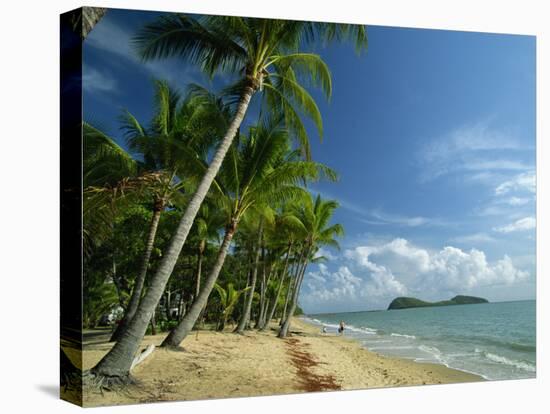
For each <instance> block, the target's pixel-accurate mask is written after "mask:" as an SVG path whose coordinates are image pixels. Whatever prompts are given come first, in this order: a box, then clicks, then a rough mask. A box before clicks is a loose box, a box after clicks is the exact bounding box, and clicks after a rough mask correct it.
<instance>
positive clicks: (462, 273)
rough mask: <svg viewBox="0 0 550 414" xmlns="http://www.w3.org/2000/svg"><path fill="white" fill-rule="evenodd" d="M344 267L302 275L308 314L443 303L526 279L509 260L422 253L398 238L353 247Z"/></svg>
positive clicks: (447, 250)
mask: <svg viewBox="0 0 550 414" xmlns="http://www.w3.org/2000/svg"><path fill="white" fill-rule="evenodd" d="M343 259H344V260H346V265H344V266H340V267H339V268H338V269H337V270H335V271H331V270H330V269H329V268H328V267H327V266H326V265H321V266H319V271H317V272H309V273H308V274H307V275H306V282H305V283H306V286H307V289H305V291H304V292H303V294H302V295H301V303H303V304H304V305H305V306H306V308H308V309H326V308H330V309H334V308H337V309H338V308H340V309H342V310H349V309H365V308H366V307H368V306H370V307H379V308H380V307H385V306H387V304H388V303H389V301H390V300H391V299H393V298H394V297H396V296H403V295H411V296H420V297H422V298H424V299H441V298H445V297H447V296H449V295H452V294H459V293H466V292H469V291H472V290H473V289H476V288H481V287H487V286H493V285H503V284H508V285H510V284H514V283H517V282H520V281H523V280H525V279H526V278H528V276H529V273H528V272H526V271H524V270H520V269H518V268H517V267H516V266H515V265H514V263H513V261H512V259H511V258H510V257H509V256H506V255H505V256H504V257H503V258H502V259H500V260H497V261H495V262H489V261H488V260H487V258H486V255H485V253H484V252H483V251H481V250H478V249H471V250H469V251H465V250H462V249H459V248H457V247H453V246H446V247H444V248H442V249H441V250H439V251H431V250H428V249H424V248H421V247H418V246H415V245H414V244H412V243H410V242H409V241H407V240H405V239H402V238H397V239H394V240H392V241H390V242H385V243H379V244H374V245H365V246H357V247H355V248H353V249H349V250H346V251H345V252H344V254H343Z"/></svg>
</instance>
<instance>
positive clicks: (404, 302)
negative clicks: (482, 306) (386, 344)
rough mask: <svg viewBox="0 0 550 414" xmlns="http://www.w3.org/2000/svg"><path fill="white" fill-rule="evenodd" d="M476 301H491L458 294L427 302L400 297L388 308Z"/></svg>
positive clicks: (462, 303)
mask: <svg viewBox="0 0 550 414" xmlns="http://www.w3.org/2000/svg"><path fill="white" fill-rule="evenodd" d="M474 303H489V301H488V300H487V299H484V298H478V297H476V296H465V295H458V296H455V297H454V298H452V299H450V300H442V301H439V302H426V301H423V300H420V299H417V298H408V297H398V298H395V299H394V300H392V301H391V303H390V305H389V306H388V310H391V309H408V308H425V307H429V306H451V305H470V304H474Z"/></svg>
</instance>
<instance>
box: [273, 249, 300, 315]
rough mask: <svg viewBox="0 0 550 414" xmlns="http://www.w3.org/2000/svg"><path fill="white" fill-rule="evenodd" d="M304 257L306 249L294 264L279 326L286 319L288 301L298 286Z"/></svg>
mask: <svg viewBox="0 0 550 414" xmlns="http://www.w3.org/2000/svg"><path fill="white" fill-rule="evenodd" d="M303 257H304V249H302V250H301V252H300V256H299V258H298V261H297V262H296V263H295V264H294V269H293V271H294V279H291V280H289V281H288V290H287V292H286V299H285V306H284V308H283V314H282V316H281V320H280V321H279V326H283V323H284V321H285V320H286V314H287V310H288V303H289V301H290V298H291V297H292V295H293V292H294V289H295V288H296V282H297V280H298V274H299V273H300V269H301V265H302V259H303Z"/></svg>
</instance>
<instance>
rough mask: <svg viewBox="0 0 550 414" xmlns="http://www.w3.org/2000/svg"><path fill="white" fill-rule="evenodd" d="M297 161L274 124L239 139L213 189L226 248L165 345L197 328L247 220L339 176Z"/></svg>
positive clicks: (176, 343)
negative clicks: (307, 185)
mask: <svg viewBox="0 0 550 414" xmlns="http://www.w3.org/2000/svg"><path fill="white" fill-rule="evenodd" d="M295 158H296V154H295V152H293V151H290V141H289V135H288V132H287V131H286V129H285V128H282V127H281V126H280V123H278V122H277V121H273V120H267V121H265V122H263V123H262V124H260V125H258V126H256V127H252V128H251V129H250V133H249V136H248V137H239V140H237V142H236V143H235V144H234V145H233V146H232V147H231V149H230V151H229V154H228V156H227V158H226V160H225V162H224V164H223V166H222V170H221V171H220V176H219V178H218V179H216V182H215V185H214V186H213V189H215V194H217V196H218V197H216V200H217V202H218V203H219V205H220V207H221V208H223V210H224V211H225V212H226V227H225V233H224V237H223V241H222V244H221V246H220V249H219V251H218V255H217V257H216V261H215V264H214V266H213V268H212V269H211V271H210V273H209V275H208V277H207V278H206V280H205V282H204V286H203V287H202V289H201V292H200V294H199V296H198V297H197V298H196V300H195V301H194V302H193V305H192V306H191V308H190V309H189V311H188V312H187V314H186V315H185V317H184V318H183V319H182V320H181V322H180V323H179V324H178V326H177V327H176V328H174V330H172V331H171V332H170V334H169V335H168V336H167V337H166V339H165V340H164V341H163V343H162V346H165V347H177V346H179V344H180V343H181V342H182V341H183V340H184V339H185V337H186V336H187V334H188V333H189V332H190V331H191V329H192V328H193V326H194V325H195V323H196V321H197V319H198V317H199V314H200V312H201V311H202V309H203V308H204V307H205V305H206V303H207V301H208V296H209V295H210V292H211V291H212V288H213V287H214V284H215V282H216V280H217V278H218V275H219V273H220V271H221V268H222V266H223V263H224V261H225V257H226V255H227V252H228V249H229V245H230V244H231V240H232V239H233V236H234V234H235V232H236V231H237V227H238V225H239V222H240V221H241V220H242V219H243V216H245V215H246V214H247V213H249V211H250V212H251V211H255V212H256V213H257V212H258V211H262V212H263V213H264V214H263V215H264V216H265V212H266V210H267V207H266V206H267V205H268V204H269V203H273V202H277V201H283V200H286V199H292V198H294V197H298V196H302V197H303V196H304V193H305V191H304V190H303V189H302V188H301V187H299V185H298V184H300V183H301V182H303V180H306V179H310V180H314V179H318V178H319V177H320V176H321V175H324V176H327V177H329V178H332V179H334V178H335V174H334V172H333V171H332V170H331V169H329V168H328V167H326V166H324V165H322V164H318V163H315V162H312V161H301V160H297V159H295ZM261 221H262V220H260V222H261ZM259 227H260V229H259V231H258V233H259V235H260V237H261V228H262V225H261V224H260V226H259ZM253 294H254V288H253V286H252V288H251V290H250V292H249V293H248V297H249V298H252V295H253ZM248 312H249V309H248ZM245 313H246V311H245Z"/></svg>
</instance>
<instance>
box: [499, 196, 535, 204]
mask: <svg viewBox="0 0 550 414" xmlns="http://www.w3.org/2000/svg"><path fill="white" fill-rule="evenodd" d="M528 202H529V199H528V198H522V197H510V198H507V199H505V200H504V203H506V204H509V205H511V206H523V205H525V204H527V203H528Z"/></svg>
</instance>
